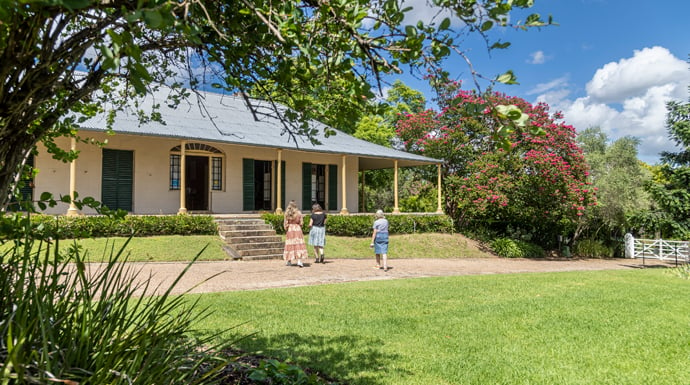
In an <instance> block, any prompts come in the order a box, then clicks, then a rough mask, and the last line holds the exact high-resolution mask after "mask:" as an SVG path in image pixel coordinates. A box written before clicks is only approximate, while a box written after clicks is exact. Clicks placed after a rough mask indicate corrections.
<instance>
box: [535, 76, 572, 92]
mask: <svg viewBox="0 0 690 385" xmlns="http://www.w3.org/2000/svg"><path fill="white" fill-rule="evenodd" d="M569 78H570V76H569V75H565V76H561V77H560V78H556V79H554V80H552V81H550V82H548V83H539V84H537V85H536V86H535V87H534V88H532V89H531V90H529V91H527V95H534V94H541V93H544V92H549V91H553V90H563V89H565V88H567V87H568V86H569V84H568V79H569Z"/></svg>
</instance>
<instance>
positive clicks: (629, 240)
mask: <svg viewBox="0 0 690 385" xmlns="http://www.w3.org/2000/svg"><path fill="white" fill-rule="evenodd" d="M623 239H625V258H635V237H633V235H632V234H630V233H626V234H625V237H624V238H623Z"/></svg>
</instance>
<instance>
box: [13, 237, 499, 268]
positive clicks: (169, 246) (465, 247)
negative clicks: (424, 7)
mask: <svg viewBox="0 0 690 385" xmlns="http://www.w3.org/2000/svg"><path fill="white" fill-rule="evenodd" d="M308 239H309V237H308V236H305V241H306V240H308ZM126 240H127V238H117V237H113V238H87V239H80V240H76V242H77V244H78V245H79V246H80V247H81V248H82V249H83V250H88V256H89V260H91V261H99V260H101V259H102V258H103V255H106V256H107V255H109V254H110V250H111V249H112V248H113V247H115V250H118V249H119V247H121V246H122V245H123V244H124V243H125V241H126ZM369 242H370V238H355V237H335V236H327V238H326V249H325V250H326V256H327V258H329V259H334V258H369V257H371V249H370V248H369ZM59 244H60V247H61V248H67V247H72V246H73V244H74V241H73V240H62V241H60V243H59ZM10 246H11V244H9V243H6V244H4V245H0V252H1V251H3V250H6V249H8V248H9V247H10ZM222 246H223V241H222V240H221V239H220V237H218V236H215V235H187V236H182V235H172V236H158V237H137V238H132V240H131V241H130V243H129V245H128V246H127V249H126V250H127V251H128V252H129V253H130V256H129V260H130V261H132V262H149V261H162V262H170V261H189V260H191V259H192V257H194V256H195V255H196V254H197V253H198V252H200V251H201V250H202V249H203V248H204V247H206V249H205V250H204V252H203V253H202V255H201V257H200V258H199V260H202V261H222V260H225V259H228V256H227V254H225V252H224V251H223V249H222ZM104 251H105V252H106V253H105V254H104ZM313 253H314V251H313V250H312V249H311V248H309V255H310V256H312V257H313ZM389 254H390V256H391V258H463V257H485V256H487V254H485V253H484V252H482V251H480V250H478V249H477V248H476V247H475V246H473V241H472V240H470V239H467V238H465V237H463V236H462V235H460V234H436V233H432V234H413V235H411V234H406V235H392V236H391V240H390V249H389Z"/></svg>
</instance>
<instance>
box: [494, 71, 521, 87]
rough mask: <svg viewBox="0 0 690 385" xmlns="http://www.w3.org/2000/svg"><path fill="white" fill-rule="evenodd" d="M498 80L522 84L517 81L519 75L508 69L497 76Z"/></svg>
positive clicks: (504, 82)
mask: <svg viewBox="0 0 690 385" xmlns="http://www.w3.org/2000/svg"><path fill="white" fill-rule="evenodd" d="M496 81H497V82H499V83H503V84H520V83H518V82H517V77H516V76H515V74H514V73H513V71H510V70H508V71H506V72H505V73H504V74H502V75H499V76H498V77H496Z"/></svg>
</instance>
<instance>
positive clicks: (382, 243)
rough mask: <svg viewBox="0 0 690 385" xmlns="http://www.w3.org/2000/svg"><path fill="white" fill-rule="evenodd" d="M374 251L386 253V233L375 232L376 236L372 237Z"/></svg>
mask: <svg viewBox="0 0 690 385" xmlns="http://www.w3.org/2000/svg"><path fill="white" fill-rule="evenodd" d="M374 253H376V254H388V233H376V238H374Z"/></svg>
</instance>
